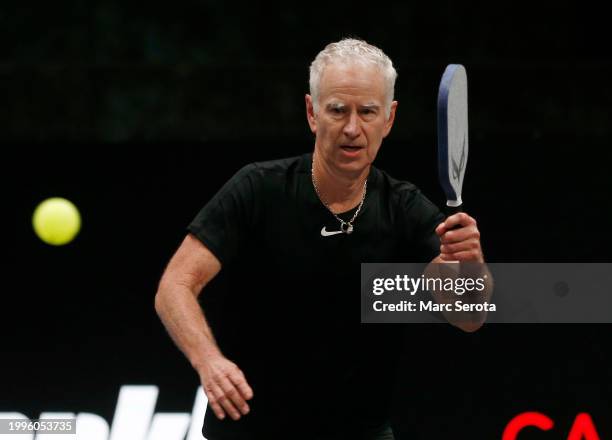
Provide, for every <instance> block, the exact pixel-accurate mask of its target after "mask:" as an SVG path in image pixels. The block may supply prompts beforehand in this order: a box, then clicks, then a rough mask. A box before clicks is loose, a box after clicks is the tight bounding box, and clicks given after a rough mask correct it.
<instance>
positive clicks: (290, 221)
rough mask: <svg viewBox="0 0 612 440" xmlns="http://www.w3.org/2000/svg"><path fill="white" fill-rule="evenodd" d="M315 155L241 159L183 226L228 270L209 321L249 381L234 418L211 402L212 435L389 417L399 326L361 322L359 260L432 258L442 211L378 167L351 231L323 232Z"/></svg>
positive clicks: (329, 224) (356, 426)
mask: <svg viewBox="0 0 612 440" xmlns="http://www.w3.org/2000/svg"><path fill="white" fill-rule="evenodd" d="M311 163H312V154H304V155H302V156H299V157H294V158H289V159H282V160H276V161H269V162H259V163H254V164H250V165H247V166H245V167H244V168H242V169H241V170H240V171H239V172H238V173H237V174H236V175H234V176H233V177H232V178H231V179H230V180H229V181H228V182H227V183H226V184H225V185H224V186H223V188H222V189H221V190H220V191H219V192H218V193H217V194H216V195H215V196H214V197H213V198H212V199H211V200H210V201H209V202H208V203H207V204H206V206H204V208H203V209H202V210H201V211H200V212H199V213H198V215H197V217H196V218H195V219H194V220H193V222H192V223H191V224H190V225H189V227H188V230H189V232H191V233H192V234H194V235H195V236H196V237H197V238H199V239H200V240H201V241H202V242H203V243H204V245H205V246H206V247H207V248H208V249H209V250H210V251H211V252H212V253H213V254H214V255H215V256H216V257H217V258H218V259H219V261H221V263H222V273H224V275H225V276H226V278H227V280H228V281H229V282H230V286H229V288H228V289H227V291H226V292H225V294H224V300H225V301H224V305H223V307H222V317H221V318H220V319H216V320H214V323H211V325H212V326H213V328H212V330H213V333H214V334H215V336H216V338H217V342H218V343H219V345H220V348H221V351H222V352H223V353H224V354H225V355H226V356H227V357H228V358H229V359H231V360H232V361H234V362H236V364H237V365H238V367H239V368H240V369H241V370H242V371H243V372H244V374H245V376H246V378H247V381H248V382H249V384H250V385H251V387H252V388H253V391H254V398H253V399H252V400H251V401H250V402H249V405H250V407H251V412H250V413H249V414H248V415H247V416H243V417H242V418H241V420H239V421H238V422H236V421H233V420H231V419H230V418H229V417H228V418H226V419H225V420H223V421H219V420H218V419H217V418H216V416H215V415H214V413H213V412H212V410H207V412H206V418H205V423H204V431H203V432H204V434H205V435H206V436H214V435H229V434H231V433H237V432H241V431H244V430H246V431H249V432H261V433H266V435H267V434H268V433H274V432H280V431H283V430H285V429H291V430H292V432H295V431H299V432H301V433H304V434H307V433H310V432H313V433H316V432H318V431H326V432H329V430H330V429H331V430H333V429H337V430H339V431H343V432H347V430H354V432H356V433H358V432H360V431H361V430H363V429H366V428H367V427H371V426H376V425H379V424H381V423H383V422H384V421H386V419H387V418H388V406H389V403H390V396H391V391H392V387H393V379H394V372H395V367H396V363H397V359H398V356H399V354H400V352H401V350H402V349H403V340H404V338H403V337H404V335H403V331H404V327H402V326H401V325H384V324H361V323H360V304H361V303H360V298H361V297H360V264H361V263H362V262H363V263H369V262H371V263H374V262H428V261H430V260H432V259H433V258H434V257H435V256H436V255H438V253H439V240H438V237H437V236H436V234H435V232H434V229H435V227H436V226H437V225H438V224H439V223H440V222H441V221H442V220H443V218H444V217H443V215H442V214H441V213H440V211H439V210H438V208H437V207H436V206H435V205H433V204H432V203H431V202H430V201H429V200H428V199H427V198H425V196H423V195H422V194H421V192H420V191H419V190H418V189H417V188H416V187H415V186H414V185H412V184H411V183H408V182H401V181H398V180H395V179H393V178H391V177H390V176H388V175H387V174H386V173H384V172H383V171H381V170H378V169H377V168H375V167H372V168H371V172H370V174H369V177H368V185H367V194H366V197H365V201H364V204H363V207H362V209H361V211H360V213H359V215H358V217H357V218H356V220H355V222H354V231H353V233H352V234H350V235H347V234H337V235H331V236H323V235H322V234H321V229H322V228H323V227H326V230H327V231H336V230H339V228H340V225H339V222H338V220H337V219H336V218H335V217H334V216H333V215H332V214H331V213H330V212H329V211H328V210H327V208H326V207H325V206H324V205H323V204H322V203H321V201H320V200H319V198H318V197H317V194H316V193H315V191H314V188H313V185H312V180H311ZM355 209H356V207H355V208H353V209H352V210H350V211H348V212H346V213H342V214H340V217H341V218H343V219H345V220H348V219H350V218H351V217H352V215H353V214H354V212H355ZM205 295H206V292H204V293H203V294H202V296H203V297H204V296H205ZM205 312H206V307H205ZM263 435H264V434H262V436H263Z"/></svg>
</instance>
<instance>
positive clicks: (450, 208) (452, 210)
mask: <svg viewBox="0 0 612 440" xmlns="http://www.w3.org/2000/svg"><path fill="white" fill-rule="evenodd" d="M458 212H463V204H461V205H459V206H448V205H446V206H445V207H444V214H446V217H447V218H448V217H450V216H451V215H453V214H457V213H458ZM460 227H461V225H455V226H453V227H452V228H451V231H452V230H453V229H457V228H460Z"/></svg>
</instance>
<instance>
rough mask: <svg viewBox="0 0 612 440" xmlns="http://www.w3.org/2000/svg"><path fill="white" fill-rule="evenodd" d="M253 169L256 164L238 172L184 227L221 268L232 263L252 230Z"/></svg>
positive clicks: (254, 204) (254, 175)
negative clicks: (217, 261)
mask: <svg viewBox="0 0 612 440" xmlns="http://www.w3.org/2000/svg"><path fill="white" fill-rule="evenodd" d="M256 169H257V167H256V165H255V164H249V165H246V166H245V167H243V168H242V169H240V171H238V172H237V173H236V174H235V175H234V176H233V177H232V178H231V179H230V180H228V181H227V183H226V184H225V185H223V187H222V188H221V189H220V190H219V191H218V192H217V194H215V195H214V197H213V198H212V199H211V200H210V201H209V202H208V203H207V204H206V205H205V206H204V207H203V208H202V209H201V210H200V212H199V213H198V214H197V215H196V217H195V218H194V219H193V221H192V222H191V223H190V224H189V226H188V227H187V230H188V231H189V232H191V233H192V234H193V235H195V236H196V237H197V238H198V239H199V240H200V241H201V242H202V243H204V245H205V246H206V247H207V248H208V249H209V250H210V251H211V252H212V253H213V254H214V255H215V256H216V257H217V258H218V259H219V261H220V262H221V264H222V265H226V264H228V263H230V262H231V261H232V260H234V258H235V257H236V256H237V255H238V253H239V252H240V250H241V249H242V247H243V246H244V245H245V243H246V240H247V239H248V237H249V232H250V231H251V230H252V228H253V223H254V216H255V206H256V203H255V202H256V200H255V198H256V195H255V192H256V191H255V180H256V179H255V178H256Z"/></svg>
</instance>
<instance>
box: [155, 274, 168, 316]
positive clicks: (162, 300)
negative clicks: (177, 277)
mask: <svg viewBox="0 0 612 440" xmlns="http://www.w3.org/2000/svg"><path fill="white" fill-rule="evenodd" d="M164 284H165V283H164V282H163V280H162V281H161V282H160V283H159V287H158V288H157V292H156V293H155V298H154V299H153V307H154V308H155V312H156V313H157V315H158V316H159V317H161V316H162V313H163V311H164V309H165V305H166V303H167V300H166V296H167V295H168V293H167V291H168V289H167V288H166V287H165V286H164Z"/></svg>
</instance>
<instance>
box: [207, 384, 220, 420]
mask: <svg viewBox="0 0 612 440" xmlns="http://www.w3.org/2000/svg"><path fill="white" fill-rule="evenodd" d="M204 391H205V392H206V397H207V398H208V404H209V405H210V407H211V408H212V410H213V412H214V413H215V415H216V416H217V418H218V419H219V420H223V419H225V411H223V408H222V407H221V405H220V404H219V396H221V395H222V394H223V391H221V388H219V387H218V386H216V385H214V384H211V385H206V386H205V387H204Z"/></svg>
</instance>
